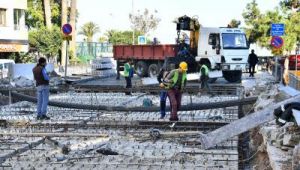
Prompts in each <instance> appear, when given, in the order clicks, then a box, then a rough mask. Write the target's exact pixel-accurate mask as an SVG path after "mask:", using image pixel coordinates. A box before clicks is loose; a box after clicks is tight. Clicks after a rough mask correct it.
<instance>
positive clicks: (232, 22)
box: [228, 19, 241, 28]
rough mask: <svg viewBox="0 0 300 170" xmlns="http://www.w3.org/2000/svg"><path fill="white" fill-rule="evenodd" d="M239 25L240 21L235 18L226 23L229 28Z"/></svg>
mask: <svg viewBox="0 0 300 170" xmlns="http://www.w3.org/2000/svg"><path fill="white" fill-rule="evenodd" d="M240 25H241V21H239V20H236V19H232V20H231V21H230V23H229V24H228V26H229V27H230V28H238V27H239V26H240Z"/></svg>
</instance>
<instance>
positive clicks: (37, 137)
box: [0, 59, 300, 169]
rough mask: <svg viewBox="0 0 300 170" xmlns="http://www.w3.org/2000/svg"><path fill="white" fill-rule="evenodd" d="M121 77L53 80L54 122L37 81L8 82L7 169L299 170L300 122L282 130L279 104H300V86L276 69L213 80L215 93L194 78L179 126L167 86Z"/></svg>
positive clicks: (3, 122)
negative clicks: (39, 110) (279, 77)
mask: <svg viewBox="0 0 300 170" xmlns="http://www.w3.org/2000/svg"><path fill="white" fill-rule="evenodd" d="M102 60H103V59H102ZM106 60H107V59H106ZM100 72H101V71H100ZM102 72H103V71H102ZM113 73H114V72H113V71H107V70H106V71H104V72H103V74H102V75H101V76H96V77H89V78H82V79H78V78H77V79H76V78H74V77H73V78H72V79H71V78H69V79H66V80H64V78H63V77H60V76H58V77H54V76H53V77H51V79H52V81H50V87H51V88H50V98H49V107H48V114H47V115H48V116H49V117H51V119H50V120H43V121H41V120H36V101H37V99H36V97H35V93H36V90H35V88H33V87H32V83H30V81H29V80H26V79H25V78H24V79H23V80H22V81H20V78H18V79H15V80H8V79H2V80H1V94H2V96H1V104H2V106H1V110H0V126H1V127H0V128H1V134H0V140H1V148H0V149H1V154H0V161H1V166H0V168H2V169H83V168H84V169H298V168H299V155H300V154H299V153H300V150H299V148H300V145H299V135H300V134H299V130H300V129H299V126H298V125H297V123H293V122H289V123H287V124H286V125H285V126H283V127H280V126H278V125H276V123H275V118H274V115H273V110H274V109H275V108H277V107H278V106H280V105H282V104H286V103H288V102H290V101H296V100H299V95H298V94H299V91H297V90H295V89H293V88H291V87H284V86H282V85H280V83H277V82H276V80H275V77H274V76H273V75H272V74H270V73H269V72H267V71H260V72H258V73H257V74H256V77H255V78H247V74H245V75H243V80H242V82H241V83H226V82H224V80H222V79H221V80H218V81H217V82H215V83H213V84H211V88H212V91H213V93H214V95H213V96H211V95H210V94H207V93H205V92H204V91H203V90H201V89H200V88H199V83H197V82H193V81H189V82H188V84H187V87H186V88H185V89H184V94H183V97H182V107H181V109H180V111H179V113H178V115H179V121H177V122H172V121H169V120H168V118H169V112H167V115H166V118H165V119H159V117H160V112H159V95H158V93H159V91H160V89H159V87H157V85H143V82H147V81H150V79H151V78H144V79H141V78H138V77H134V78H133V87H132V88H130V89H128V88H124V84H125V81H124V79H120V80H116V78H115V73H114V74H113ZM98 75H99V72H98ZM103 75H106V76H103ZM126 91H130V92H131V93H132V95H130V96H128V95H125V94H124V92H126ZM293 96H294V97H293ZM147 101H148V102H147ZM149 101H150V102H149ZM280 102H281V103H280ZM282 102H283V103H282ZM145 103H146V104H145ZM167 110H169V104H167Z"/></svg>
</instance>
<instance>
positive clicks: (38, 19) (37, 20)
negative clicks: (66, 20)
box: [25, 0, 61, 29]
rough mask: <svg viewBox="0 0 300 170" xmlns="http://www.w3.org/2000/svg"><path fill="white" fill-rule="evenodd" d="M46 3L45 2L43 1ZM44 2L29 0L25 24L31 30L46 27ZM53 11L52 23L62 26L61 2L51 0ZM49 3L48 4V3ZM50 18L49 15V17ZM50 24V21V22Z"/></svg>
mask: <svg viewBox="0 0 300 170" xmlns="http://www.w3.org/2000/svg"><path fill="white" fill-rule="evenodd" d="M43 1H44V0H43ZM43 1H42V0H27V6H28V8H27V10H26V11H25V23H26V25H27V27H28V28H29V29H32V28H39V27H42V26H45V25H46V20H45V12H44V5H43V4H44V3H43ZM49 2H50V8H49V9H51V12H50V14H51V17H50V18H51V22H52V24H53V25H57V26H60V25H61V23H60V20H58V18H60V16H61V12H60V6H61V5H60V0H49ZM46 3H48V2H46ZM48 12H49V11H48ZM47 16H49V15H47ZM48 22H49V21H48Z"/></svg>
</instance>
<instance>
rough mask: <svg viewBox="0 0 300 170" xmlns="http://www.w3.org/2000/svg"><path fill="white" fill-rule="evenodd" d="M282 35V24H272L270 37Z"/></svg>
mask: <svg viewBox="0 0 300 170" xmlns="http://www.w3.org/2000/svg"><path fill="white" fill-rule="evenodd" d="M283 35H284V24H272V26H271V36H283Z"/></svg>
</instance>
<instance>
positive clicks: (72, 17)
mask: <svg viewBox="0 0 300 170" xmlns="http://www.w3.org/2000/svg"><path fill="white" fill-rule="evenodd" d="M76 15H77V0H72V2H71V12H70V24H71V25H72V28H73V31H72V41H71V42H70V51H71V52H72V53H73V54H72V56H73V57H76Z"/></svg>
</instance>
